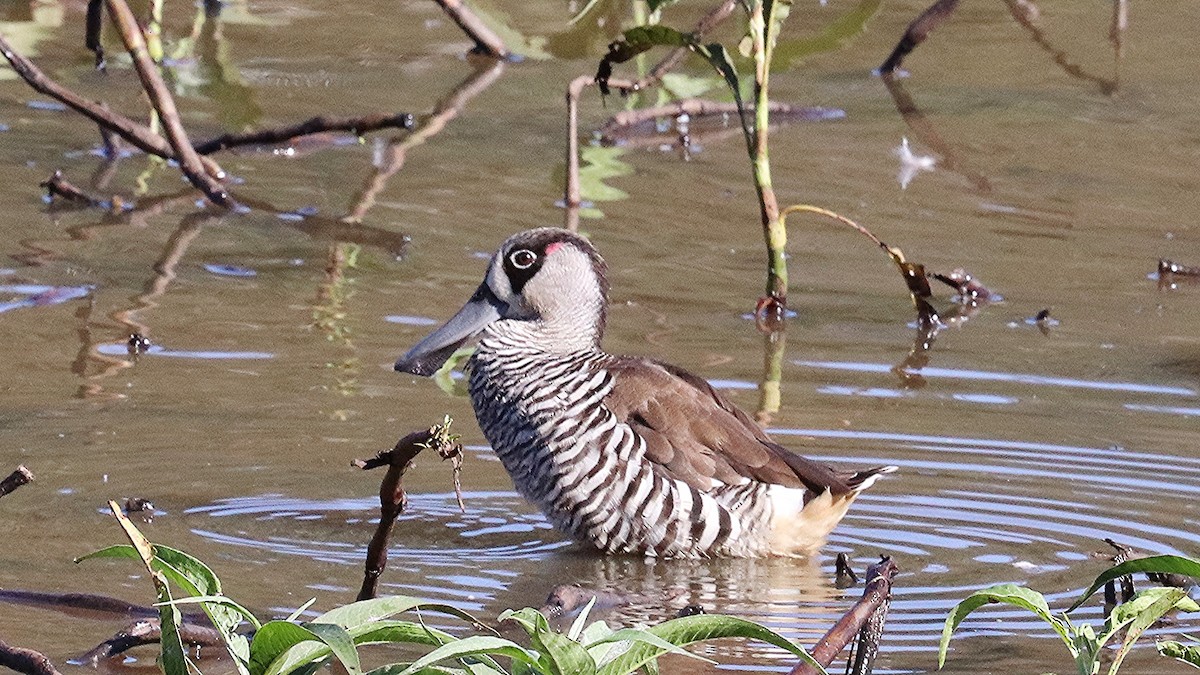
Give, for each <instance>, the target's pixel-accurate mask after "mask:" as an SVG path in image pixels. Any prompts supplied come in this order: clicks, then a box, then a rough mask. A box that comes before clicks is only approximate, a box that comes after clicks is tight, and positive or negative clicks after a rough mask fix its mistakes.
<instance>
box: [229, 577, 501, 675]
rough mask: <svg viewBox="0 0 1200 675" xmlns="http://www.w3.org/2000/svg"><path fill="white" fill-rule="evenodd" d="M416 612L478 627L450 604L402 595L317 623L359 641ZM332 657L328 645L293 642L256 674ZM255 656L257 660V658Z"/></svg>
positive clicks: (279, 674)
mask: <svg viewBox="0 0 1200 675" xmlns="http://www.w3.org/2000/svg"><path fill="white" fill-rule="evenodd" d="M414 609H415V610H426V611H432V612H436V613H439V614H448V615H450V616H454V617H457V618H460V619H463V620H465V621H468V622H470V623H472V624H479V622H478V621H477V620H476V619H475V617H473V616H471V615H470V614H467V613H466V612H464V611H462V610H460V609H457V608H455V607H451V606H450V605H443V604H438V603H431V602H424V601H422V600H418V599H416V598H409V597H405V596H401V595H396V596H391V597H386V598H374V599H371V600H361V601H359V602H354V603H351V604H349V605H345V606H343V607H338V608H337V609H333V610H330V611H328V612H325V613H324V614H322V615H320V616H318V617H317V618H316V619H314V622H316V623H331V624H335V625H338V626H341V627H342V628H345V629H346V631H347V632H348V633H349V634H350V636H351V638H355V639H356V638H357V637H358V636H361V635H364V634H366V633H368V632H369V631H371V630H373V629H374V628H376V627H377V626H379V625H380V621H381V620H383V619H386V618H388V617H390V616H392V615H395V614H399V613H401V612H407V611H410V610H414ZM480 625H482V624H480ZM422 630H424V629H422ZM255 641H257V636H256V637H255ZM252 652H253V646H252ZM329 654H330V648H329V646H327V645H325V644H323V643H319V642H312V641H306V642H300V643H293V644H292V645H291V646H290V647H287V648H286V651H283V652H282V653H278V652H277V653H275V655H273V656H271V658H270V660H267V659H266V658H265V657H264V658H261V659H259V660H261V661H264V662H266V663H269V664H270V665H269V666H267V668H266V670H265V671H255V672H254V675H287V674H288V673H293V672H295V671H297V669H300V668H304V667H305V666H307V665H309V664H312V663H316V662H319V661H322V660H323V659H325V658H326V657H327V656H329ZM255 656H256V658H258V657H257V655H255Z"/></svg>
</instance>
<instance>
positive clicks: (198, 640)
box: [75, 619, 224, 668]
mask: <svg viewBox="0 0 1200 675" xmlns="http://www.w3.org/2000/svg"><path fill="white" fill-rule="evenodd" d="M179 637H180V638H181V639H182V640H183V643H184V644H186V645H192V646H199V647H217V646H220V645H222V644H224V639H223V638H222V637H221V632H220V631H218V630H217V629H216V628H211V627H208V626H198V625H196V624H194V623H184V624H180V626H179ZM161 639H162V623H160V622H159V620H158V619H139V620H138V621H134V622H133V623H131V624H129V625H128V626H126V627H124V628H122V629H121V630H119V631H117V634H116V635H114V636H112V637H111V638H109V639H107V640H105V641H104V642H101V643H100V644H98V645H96V646H95V647H94V648H93V649H92V650H91V651H89V652H88V653H86V654H84V655H82V656H80V657H79V658H78V659H75V661H78V662H82V663H84V664H85V665H89V666H91V667H93V668H95V667H96V666H98V665H99V664H100V662H101V661H103V660H105V659H108V658H112V657H113V656H117V655H118V654H123V653H125V652H127V651H129V650H130V649H133V648H134V647H140V646H142V645H149V644H154V643H156V642H159V641H160V640H161Z"/></svg>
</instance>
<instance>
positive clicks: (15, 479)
mask: <svg viewBox="0 0 1200 675" xmlns="http://www.w3.org/2000/svg"><path fill="white" fill-rule="evenodd" d="M32 481H33V472H32V471H30V470H29V469H27V468H25V465H24V464H22V465H20V466H18V467H17V468H16V470H15V471H13V472H12V473H10V474H8V477H7V478H5V479H4V480H0V497H3V496H4V495H6V494H8V493H10V492H12V491H13V490H16V489H17V488H19V487H21V486H22V485H25V484H27V483H30V482H32Z"/></svg>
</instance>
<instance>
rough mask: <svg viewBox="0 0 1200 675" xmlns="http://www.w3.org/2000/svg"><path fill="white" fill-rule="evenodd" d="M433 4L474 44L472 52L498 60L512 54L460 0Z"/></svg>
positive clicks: (497, 36) (448, 0) (441, 0)
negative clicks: (443, 11)
mask: <svg viewBox="0 0 1200 675" xmlns="http://www.w3.org/2000/svg"><path fill="white" fill-rule="evenodd" d="M435 2H437V4H438V6H439V7H441V8H442V9H443V10H445V12H446V14H448V15H449V16H450V18H451V20H453V21H454V23H455V24H456V25H457V26H458V27H459V28H461V29H462V31H463V32H464V33H466V34H467V37H469V38H471V41H472V42H474V43H475V49H473V50H472V51H474V52H475V53H477V54H486V55H487V56H492V57H495V58H498V59H507V58H510V57H511V56H512V52H510V51H509V50H508V47H506V46H505V45H504V40H502V39H500V36H499V35H496V33H495V31H493V30H492V29H491V28H488V27H487V24H485V23H484V22H483V21H482V20H480V18H479V17H478V16H477V15H476V14H475V12H472V11H471V8H470V7H467V6H466V5H465V4H464V3H463V2H462V0H435Z"/></svg>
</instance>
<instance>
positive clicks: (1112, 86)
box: [1004, 0, 1127, 95]
mask: <svg viewBox="0 0 1200 675" xmlns="http://www.w3.org/2000/svg"><path fill="white" fill-rule="evenodd" d="M1004 4H1006V5H1008V11H1009V12H1010V13H1011V14H1012V16H1013V18H1014V19H1016V20H1017V23H1019V24H1021V27H1022V28H1024V29H1025V31H1026V32H1027V33H1029V37H1031V38H1033V41H1034V43H1035V44H1037V46H1039V47H1041V48H1042V50H1043V51H1045V52H1046V53H1047V54H1049V55H1050V56H1052V57H1054V62H1055V63H1057V64H1058V65H1059V67H1061V68H1062V69H1063V72H1065V73H1066V74H1067V75H1070V76H1071V77H1074V78H1078V79H1080V80H1086V81H1088V82H1094V83H1096V84H1097V85H1098V86H1099V87H1100V92H1101V93H1103V94H1105V95H1109V94H1112V93H1113V92H1115V91H1116V90H1117V85H1118V82H1117V80H1116V79H1115V78H1114V79H1108V78H1104V77H1100V76H1098V75H1092V74H1091V73H1089V72H1087V71H1085V70H1084V69H1083V66H1080V65H1078V64H1075V63H1071V59H1070V56H1069V55H1068V54H1067V52H1065V51H1064V50H1061V49H1058V48H1057V47H1055V46H1054V45H1052V44H1050V41H1049V40H1048V39H1046V34H1045V33H1043V32H1042V29H1041V28H1038V27H1037V25H1036V24H1035V23H1034V22H1033V18H1035V17H1036V14H1034V15H1033V16H1032V17H1031V15H1030V12H1029V9H1028V8H1029V7H1030V6H1034V5H1033V4H1032V2H1030V0H1004ZM1114 12H1115V13H1114V16H1113V28H1112V29H1111V30H1110V32H1109V35H1110V38H1112V39H1113V42H1114V44H1115V45H1116V47H1117V58H1118V59H1119V58H1120V41H1119V37H1115V38H1114V37H1112V36H1113V35H1114V33H1116V34H1117V35H1119V33H1118V32H1117V26H1118V25H1119V24H1118V21H1119V19H1121V18H1125V19H1127V15H1126V16H1125V17H1122V16H1121V14H1120V7H1119V6H1118V7H1114ZM1121 25H1122V30H1123V23H1122V24H1121Z"/></svg>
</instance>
